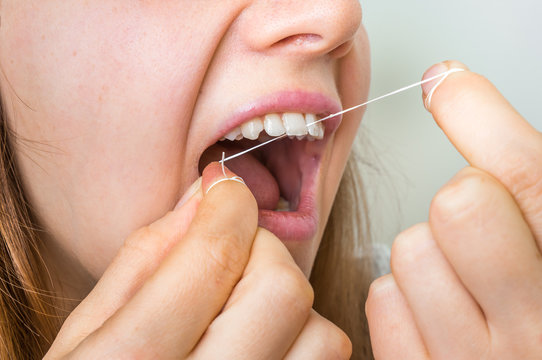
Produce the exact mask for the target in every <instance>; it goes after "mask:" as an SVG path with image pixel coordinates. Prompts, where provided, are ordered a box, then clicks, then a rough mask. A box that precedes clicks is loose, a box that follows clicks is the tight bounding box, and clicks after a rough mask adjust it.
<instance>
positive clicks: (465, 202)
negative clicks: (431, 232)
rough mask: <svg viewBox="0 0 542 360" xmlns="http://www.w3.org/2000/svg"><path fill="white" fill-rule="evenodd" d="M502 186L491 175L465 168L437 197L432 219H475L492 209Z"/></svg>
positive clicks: (444, 221) (432, 210)
mask: <svg viewBox="0 0 542 360" xmlns="http://www.w3.org/2000/svg"><path fill="white" fill-rule="evenodd" d="M498 186H499V185H498V184H497V182H496V181H495V180H494V179H493V178H492V177H491V176H489V175H487V174H484V173H483V172H481V171H478V170H475V169H473V168H466V169H463V170H461V171H460V172H459V173H458V175H456V177H455V178H454V179H452V181H451V182H450V183H448V184H446V185H445V186H444V187H443V188H442V189H441V190H440V191H439V192H438V193H437V194H436V195H435V197H434V198H433V200H432V202H431V205H430V208H429V218H430V220H431V221H438V222H442V223H448V222H457V221H463V220H464V219H472V218H473V217H476V216H477V215H479V214H480V211H481V210H482V209H484V208H486V209H487V208H488V205H489V204H490V203H491V202H492V201H493V199H494V197H493V195H494V194H495V191H497V187H498Z"/></svg>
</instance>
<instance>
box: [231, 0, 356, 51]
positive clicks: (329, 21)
mask: <svg viewBox="0 0 542 360" xmlns="http://www.w3.org/2000/svg"><path fill="white" fill-rule="evenodd" d="M361 17H362V16H361V5H360V3H359V0H282V1H277V0H254V1H253V2H251V4H250V6H248V7H247V8H245V11H244V12H243V13H242V14H241V16H240V18H239V20H240V22H239V24H238V25H239V30H240V36H241V37H242V38H243V39H244V43H245V44H246V45H247V46H249V47H250V48H252V49H253V50H255V51H260V52H261V51H266V50H275V51H283V52H287V53H293V54H296V55H305V56H318V55H322V54H332V55H335V56H340V55H341V54H343V53H344V52H345V51H344V50H345V48H348V47H349V45H350V44H351V40H352V38H353V37H354V35H355V34H356V32H357V30H358V29H359V27H360V24H361Z"/></svg>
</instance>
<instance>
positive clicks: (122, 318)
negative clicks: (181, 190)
mask: <svg viewBox="0 0 542 360" xmlns="http://www.w3.org/2000/svg"><path fill="white" fill-rule="evenodd" d="M221 173H222V171H221V170H220V165H219V164H218V163H213V164H210V165H209V166H208V167H207V168H206V169H205V171H204V172H203V191H204V193H206V195H205V196H204V197H203V200H202V201H201V203H200V205H199V208H198V211H197V213H196V216H195V217H194V220H193V221H192V223H191V225H190V227H189V228H188V231H187V232H186V234H185V236H184V237H183V239H182V241H180V242H178V243H177V244H176V245H175V246H174V247H173V248H172V249H171V250H170V251H169V253H168V255H167V256H166V258H165V259H164V260H163V261H162V263H161V264H160V266H159V268H158V269H157V270H156V272H155V273H154V274H153V275H152V276H151V277H150V278H149V279H148V280H147V281H146V282H145V284H144V285H143V286H142V287H141V289H140V290H139V291H138V293H137V294H135V295H134V296H133V297H132V299H130V301H129V302H128V303H127V304H126V305H125V306H124V307H122V308H121V309H119V311H118V312H117V313H115V314H114V315H113V316H112V317H111V318H109V319H108V320H107V321H106V323H105V324H104V325H103V326H102V327H101V328H100V329H98V330H97V331H96V332H94V333H93V334H91V335H90V336H89V337H88V338H87V339H85V341H84V342H83V343H82V344H81V346H79V347H78V349H77V351H78V352H79V353H85V352H87V351H94V350H93V349H94V348H95V347H96V346H95V345H96V344H101V346H102V347H103V348H108V347H109V346H108V345H111V347H112V348H114V349H117V351H119V352H121V353H122V354H123V357H127V358H129V357H130V356H131V355H133V356H136V355H137V357H139V358H145V355H142V354H146V356H148V357H152V358H181V357H184V356H186V354H188V353H189V352H190V351H191V349H192V348H193V347H194V346H195V344H196V343H197V342H198V341H199V339H200V337H201V336H202V334H203V333H204V332H205V330H206V329H207V326H208V325H209V324H210V323H211V321H212V320H213V319H214V318H215V317H216V316H217V315H218V313H219V312H220V310H221V309H222V307H223V306H224V304H225V303H226V300H227V299H228V297H229V296H230V293H231V291H232V289H233V287H234V286H235V284H236V283H237V282H238V281H239V278H240V277H241V274H242V273H243V271H244V268H245V266H246V264H247V261H248V257H249V253H250V248H251V246H252V241H253V239H254V235H255V233H256V229H257V222H258V209H257V206H256V202H255V200H254V197H253V196H252V194H251V193H250V190H249V189H248V188H247V187H246V186H245V185H244V184H242V183H239V182H235V181H221V180H222V179H224V176H223V175H221ZM227 175H228V177H229V178H233V176H234V174H233V173H231V172H229V173H227ZM207 191H208V192H207ZM111 334H122V336H118V337H117V336H112V335H111ZM158 334H159V335H158ZM149 352H150V353H149ZM107 356H108V357H111V356H112V354H110V353H108V354H107Z"/></svg>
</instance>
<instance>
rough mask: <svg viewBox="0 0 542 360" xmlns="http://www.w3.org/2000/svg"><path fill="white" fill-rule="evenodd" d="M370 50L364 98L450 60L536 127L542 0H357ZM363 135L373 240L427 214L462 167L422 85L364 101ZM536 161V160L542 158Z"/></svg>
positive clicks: (540, 117)
mask: <svg viewBox="0 0 542 360" xmlns="http://www.w3.org/2000/svg"><path fill="white" fill-rule="evenodd" d="M361 2H362V6H363V11H364V23H365V27H366V28H367V31H368V33H369V39H370V41H371V49H372V66H373V68H372V85H371V94H370V98H374V97H376V96H379V95H382V94H385V93H388V92H390V91H392V90H395V89H397V88H399V87H402V86H405V85H409V84H411V83H414V82H416V81H419V80H420V79H421V77H422V74H423V73H424V72H425V70H426V69H427V68H429V67H430V66H431V65H432V64H434V63H437V62H440V61H442V60H447V59H457V60H460V61H462V62H464V63H465V64H467V66H469V68H470V69H471V70H473V71H475V72H478V73H480V74H482V75H484V76H486V77H487V78H489V79H490V80H491V81H492V82H493V83H494V84H495V85H496V86H497V88H498V89H499V90H500V91H501V92H502V93H503V94H504V95H505V96H506V97H507V98H508V100H509V101H510V102H511V103H512V104H513V105H514V106H515V107H516V109H517V110H518V111H519V112H520V113H521V114H522V115H523V116H524V117H525V118H527V120H528V121H529V122H530V123H531V124H532V125H533V126H534V127H535V128H537V129H538V130H539V131H542V108H541V106H540V103H542V99H540V98H541V96H542V90H541V83H542V69H541V66H542V1H540V0H518V1H509V0H507V1H504V0H455V1H453V2H446V1H439V0H436V1H435V0H414V1H386V0H361ZM363 121H364V122H363V125H362V136H361V140H362V141H363V142H364V144H363V145H362V148H363V149H364V155H363V158H364V160H366V161H367V162H368V165H367V166H365V168H366V174H365V178H366V182H367V183H366V184H365V186H366V189H367V191H368V202H369V205H370V209H371V212H372V213H371V225H372V228H373V233H374V235H375V238H376V240H377V241H379V242H385V243H389V244H391V242H392V241H393V239H394V237H395V236H396V235H397V234H398V233H399V232H400V231H401V230H404V229H406V228H408V227H409V226H411V225H414V224H416V223H418V222H423V221H426V220H427V216H428V211H429V204H430V202H431V199H432V198H433V196H434V195H435V194H436V192H437V191H438V189H439V188H440V187H441V186H442V185H444V184H445V183H446V182H447V181H448V179H450V178H451V177H452V176H453V175H454V174H455V173H456V172H457V171H458V170H460V169H461V168H463V167H464V166H466V165H467V163H466V162H465V161H464V160H463V159H462V157H461V156H460V155H459V154H458V153H457V152H456V150H455V149H454V148H453V147H452V146H451V145H450V143H449V142H448V140H447V139H446V137H445V136H444V135H443V133H442V132H441V131H440V129H439V128H438V127H437V126H436V125H435V123H434V121H433V119H432V117H431V116H430V115H429V113H428V112H426V111H425V109H424V108H423V104H422V101H421V90H420V89H412V90H409V91H408V92H405V93H402V94H400V95H396V96H394V97H391V98H389V99H386V100H382V101H380V102H377V103H375V104H372V105H370V106H369V108H368V110H367V114H366V116H365V118H364V120H363ZM541 163H542V159H541Z"/></svg>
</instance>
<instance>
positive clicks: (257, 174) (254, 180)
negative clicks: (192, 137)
mask: <svg viewBox="0 0 542 360" xmlns="http://www.w3.org/2000/svg"><path fill="white" fill-rule="evenodd" d="M241 150H242V149H233V148H232V147H228V148H226V147H224V146H222V145H220V144H215V145H213V146H211V147H210V148H208V149H207V150H205V152H204V153H203V154H202V156H201V159H200V163H199V168H200V173H201V172H202V171H203V169H204V168H205V166H206V165H207V164H209V163H210V162H212V161H218V160H220V159H221V158H222V152H225V153H226V156H229V155H233V154H235V153H237V152H238V151H241ZM226 165H227V167H228V168H229V169H230V170H231V171H233V172H234V173H236V174H237V175H239V176H240V177H242V178H243V180H244V181H245V183H246V184H247V186H248V188H249V189H250V191H252V194H253V195H254V197H255V198H256V202H257V203H258V208H259V209H266V210H275V209H276V208H277V205H278V202H279V198H280V190H279V186H278V184H277V181H276V180H275V177H274V176H273V175H272V174H271V173H270V172H269V170H268V169H267V168H266V167H265V166H264V165H263V164H262V163H260V162H259V161H258V160H257V159H256V158H255V157H254V156H252V155H251V154H245V155H243V156H240V157H238V158H236V159H233V160H230V161H228V162H227V163H226Z"/></svg>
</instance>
